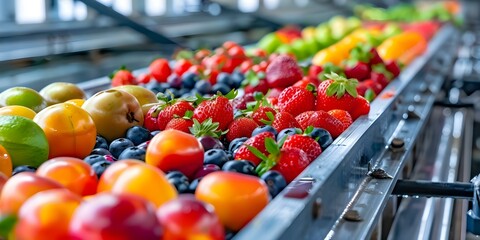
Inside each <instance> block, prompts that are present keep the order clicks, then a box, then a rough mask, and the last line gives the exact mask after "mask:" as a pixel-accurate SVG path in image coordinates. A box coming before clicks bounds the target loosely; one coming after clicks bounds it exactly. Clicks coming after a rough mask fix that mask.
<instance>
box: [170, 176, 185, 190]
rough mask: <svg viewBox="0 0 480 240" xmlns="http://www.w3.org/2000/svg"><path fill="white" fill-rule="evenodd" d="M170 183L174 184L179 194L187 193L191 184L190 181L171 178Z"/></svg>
mask: <svg viewBox="0 0 480 240" xmlns="http://www.w3.org/2000/svg"><path fill="white" fill-rule="evenodd" d="M168 182H169V183H170V184H172V185H173V186H174V187H175V188H176V189H177V192H178V193H187V192H188V187H189V185H190V183H189V182H188V181H183V179H181V178H169V179H168Z"/></svg>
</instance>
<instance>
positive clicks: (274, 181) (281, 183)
mask: <svg viewBox="0 0 480 240" xmlns="http://www.w3.org/2000/svg"><path fill="white" fill-rule="evenodd" d="M260 178H261V179H262V180H263V181H264V182H265V183H266V184H267V187H268V191H269V192H270V196H272V198H274V197H275V196H277V195H278V194H279V193H280V192H281V191H282V190H283V189H284V188H285V187H286V186H287V181H285V178H284V177H283V176H282V174H280V173H279V172H278V171H275V170H269V171H267V172H266V173H264V174H263V175H262V176H261V177H260Z"/></svg>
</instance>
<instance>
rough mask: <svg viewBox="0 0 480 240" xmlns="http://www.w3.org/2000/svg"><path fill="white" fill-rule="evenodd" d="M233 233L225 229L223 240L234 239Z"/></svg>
mask: <svg viewBox="0 0 480 240" xmlns="http://www.w3.org/2000/svg"><path fill="white" fill-rule="evenodd" d="M235 234H236V233H235V232H234V231H232V230H229V229H225V240H232V239H233V238H234V237H235Z"/></svg>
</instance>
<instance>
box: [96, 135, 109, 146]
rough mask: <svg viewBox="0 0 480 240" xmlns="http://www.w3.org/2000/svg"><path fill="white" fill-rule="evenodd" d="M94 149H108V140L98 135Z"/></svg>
mask: <svg viewBox="0 0 480 240" xmlns="http://www.w3.org/2000/svg"><path fill="white" fill-rule="evenodd" d="M94 148H104V149H108V142H107V139H105V138H104V137H102V136H100V135H97V139H96V140H95V147H94Z"/></svg>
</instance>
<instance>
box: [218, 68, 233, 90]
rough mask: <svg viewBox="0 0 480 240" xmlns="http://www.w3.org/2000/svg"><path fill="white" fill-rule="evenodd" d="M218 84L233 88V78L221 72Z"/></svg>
mask: <svg viewBox="0 0 480 240" xmlns="http://www.w3.org/2000/svg"><path fill="white" fill-rule="evenodd" d="M217 83H222V84H225V85H227V86H228V87H230V86H232V83H233V81H232V78H231V77H230V74H228V73H226V72H221V73H219V74H218V75H217Z"/></svg>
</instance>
